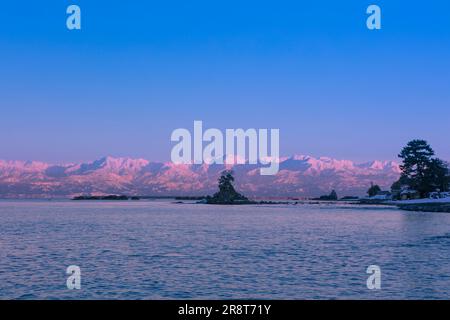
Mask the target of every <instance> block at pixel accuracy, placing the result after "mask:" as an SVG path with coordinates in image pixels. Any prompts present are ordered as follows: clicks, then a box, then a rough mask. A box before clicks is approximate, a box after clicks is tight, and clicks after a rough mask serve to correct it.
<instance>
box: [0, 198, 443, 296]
mask: <svg viewBox="0 0 450 320" xmlns="http://www.w3.org/2000/svg"><path fill="white" fill-rule="evenodd" d="M372 264H375V265H378V266H380V268H381V286H382V288H381V290H375V291H374V290H368V289H367V286H366V280H367V277H368V276H369V275H368V274H366V269H367V267H368V266H369V265H372ZM69 265H78V266H79V267H80V268H81V286H82V287H81V290H68V289H67V287H66V277H67V275H66V273H65V272H66V268H67V267H68V266H69ZM0 298H1V299H191V298H192V299H194V298H199V299H212V298H233V299H241V298H242V299H247V298H261V299H270V298H276V299H348V298H356V299H382V298H387V299H403V298H406V299H416V298H418V299H449V298H450V214H448V213H447V214H446V213H414V212H402V211H398V210H395V209H391V208H388V207H358V206H351V205H331V204H329V205H326V204H324V205H298V206H292V205H291V206H290V205H276V206H273V205H272V206H229V207H228V206H208V205H195V204H172V203H170V202H168V201H165V202H158V201H136V202H73V201H59V202H57V201H5V200H3V201H0Z"/></svg>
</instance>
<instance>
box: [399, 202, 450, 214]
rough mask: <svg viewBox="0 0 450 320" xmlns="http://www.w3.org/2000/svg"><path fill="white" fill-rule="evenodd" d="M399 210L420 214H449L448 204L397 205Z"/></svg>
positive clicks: (449, 204) (449, 205) (449, 207)
mask: <svg viewBox="0 0 450 320" xmlns="http://www.w3.org/2000/svg"><path fill="white" fill-rule="evenodd" d="M397 206H398V208H399V209H400V210H406V211H421V212H450V203H416V204H399V205H397Z"/></svg>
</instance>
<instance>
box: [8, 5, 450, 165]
mask: <svg viewBox="0 0 450 320" xmlns="http://www.w3.org/2000/svg"><path fill="white" fill-rule="evenodd" d="M372 3H373V4H378V5H379V6H380V7H381V9H382V30H379V31H370V30H368V29H367V28H366V17H367V15H366V12H365V11H366V8H367V6H368V5H369V4H372ZM70 4H77V5H79V6H80V7H81V10H82V30H80V31H69V30H68V29H67V28H66V17H67V15H66V12H65V11H66V8H67V6H68V5H70ZM194 120H203V123H204V125H205V127H215V128H219V129H225V128H239V127H242V128H279V129H280V143H281V154H282V155H290V154H294V153H296V154H310V155H313V156H330V157H336V158H341V159H351V160H356V161H366V160H373V159H386V160H391V159H396V155H397V153H398V152H399V150H400V148H401V147H402V146H403V145H404V144H405V143H406V142H407V141H408V140H409V139H413V138H424V139H427V140H429V142H430V143H431V144H432V146H433V147H434V148H435V150H436V151H437V153H438V155H439V156H440V157H442V158H445V159H449V160H450V148H449V147H450V135H449V123H450V121H449V120H450V2H449V1H444V0H430V1H404V0H386V1H379V0H373V1H357V0H353V1H348V0H340V1H337V0H333V1H331V0H330V1H323V0H322V1H321V0H317V1H299V0H295V1H294V0H293V1H284V0H277V1H274V0H272V1H265V0H257V1H254V0H245V1H244V0H226V1H225V0H214V1H211V0H204V1H203V0H202V1H199V0H192V1H178V0H171V1H169V0H168V1H151V0H147V1H143V0H142V1H137V0H136V1H103V0H96V1H92V0H90V1H88V0H72V1H63V0H59V1H56V0H55V1H50V0H41V1H39V0H36V1H3V2H2V3H1V6H0V159H20V160H42V161H50V162H67V161H84V160H93V159H96V158H99V157H101V156H104V155H112V156H131V157H144V158H147V159H150V160H163V161H167V160H169V159H170V150H171V148H172V146H173V143H171V142H170V134H171V132H172V130H174V129H176V128H189V129H191V128H192V126H193V121H194Z"/></svg>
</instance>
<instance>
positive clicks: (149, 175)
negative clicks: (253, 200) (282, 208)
mask: <svg viewBox="0 0 450 320" xmlns="http://www.w3.org/2000/svg"><path fill="white" fill-rule="evenodd" d="M259 167H260V166H258V165H235V166H233V167H232V169H233V170H234V172H235V177H236V189H237V190H239V192H242V193H244V194H245V195H249V196H275V197H286V196H291V197H311V196H318V195H322V194H327V193H329V192H330V191H331V190H332V189H335V190H336V191H337V192H338V195H339V196H347V195H363V194H364V193H365V192H366V190H367V189H368V187H369V186H370V183H371V182H373V183H375V184H379V185H380V186H381V187H382V188H389V187H390V185H391V184H392V182H394V181H395V180H396V179H397V178H398V176H399V173H400V169H399V165H398V164H397V163H396V162H394V161H371V162H367V163H354V162H353V161H350V160H336V159H332V158H327V157H320V158H314V157H310V156H304V155H294V156H292V157H286V158H282V159H280V170H279V172H278V174H277V175H274V176H261V175H260V174H259ZM227 168H230V166H227ZM224 169H225V166H224V165H217V164H212V165H206V164H202V165H175V164H173V163H171V162H170V163H160V162H150V161H148V160H145V159H132V158H113V157H104V158H101V159H98V160H95V161H92V162H87V163H72V164H63V165H52V164H48V163H44V162H37V161H3V160H0V197H1V198H42V197H43V198H51V197H71V196H75V195H85V194H89V195H105V194H127V195H149V196H158V195H161V196H163V195H164V196H165V195H205V194H210V193H213V192H214V191H216V189H217V178H218V176H219V174H220V172H221V171H223V170H224Z"/></svg>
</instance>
